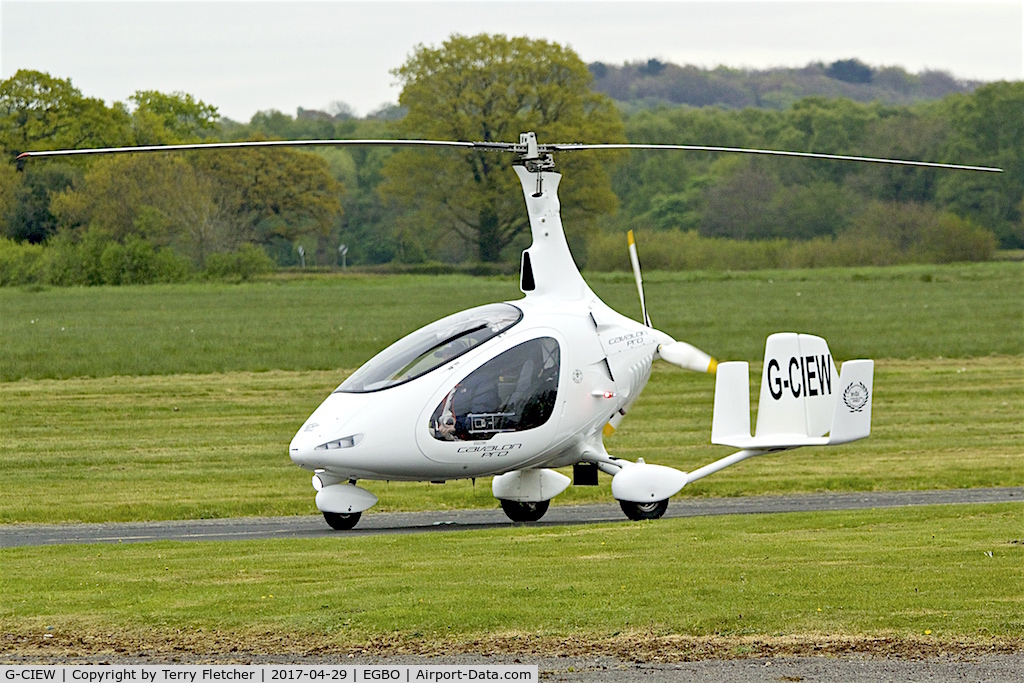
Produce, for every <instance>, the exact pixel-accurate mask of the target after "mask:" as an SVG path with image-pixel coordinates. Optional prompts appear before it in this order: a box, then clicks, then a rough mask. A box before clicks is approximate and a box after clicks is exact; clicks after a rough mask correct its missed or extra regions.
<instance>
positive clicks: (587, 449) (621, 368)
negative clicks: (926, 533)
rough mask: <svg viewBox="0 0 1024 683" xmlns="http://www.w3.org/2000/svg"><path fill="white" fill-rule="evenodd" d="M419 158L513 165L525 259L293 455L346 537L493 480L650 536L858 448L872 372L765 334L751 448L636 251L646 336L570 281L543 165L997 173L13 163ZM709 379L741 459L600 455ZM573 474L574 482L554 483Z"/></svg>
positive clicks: (736, 372)
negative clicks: (753, 482) (503, 284)
mask: <svg viewBox="0 0 1024 683" xmlns="http://www.w3.org/2000/svg"><path fill="white" fill-rule="evenodd" d="M343 145H386V146H429V147H461V148H470V149H483V150H488V151H497V152H508V153H512V154H513V155H515V157H516V158H515V161H514V162H513V168H514V170H515V172H516V174H517V175H518V176H519V179H520V182H521V184H522V189H523V195H524V198H525V200H526V209H527V213H528V216H529V220H530V229H531V233H532V239H533V241H532V244H531V245H530V247H529V248H527V249H526V250H525V251H524V252H523V254H522V260H521V264H520V279H519V286H520V289H521V290H522V292H523V295H524V296H523V297H522V298H521V299H517V300H515V301H509V302H504V303H494V304H489V305H485V306H479V307H476V308H471V309H468V310H465V311H462V312H459V313H455V314H453V315H450V316H448V317H445V318H442V319H441V320H438V321H436V322H433V323H431V324H429V325H427V326H426V327H423V328H421V329H419V330H416V331H415V332H413V333H411V334H409V335H407V336H406V337H403V338H402V339H400V340H398V341H396V342H395V343H393V344H391V345H390V346H388V347H387V348H386V349H384V350H383V351H381V352H380V353H378V354H377V355H376V356H374V357H373V358H371V359H370V360H369V361H367V362H366V363H365V364H364V365H363V366H362V367H360V368H359V369H358V370H356V371H355V372H354V373H352V375H350V376H349V377H348V378H347V379H346V380H345V381H344V382H342V383H341V385H340V386H339V387H338V388H337V389H336V390H335V391H334V392H333V393H331V394H330V396H328V397H327V398H326V399H325V400H324V401H323V403H322V404H321V405H320V406H319V407H318V408H317V409H316V410H315V411H314V412H313V414H312V415H310V416H309V418H308V419H307V420H306V421H305V423H304V424H303V425H302V427H300V428H299V430H298V433H296V435H295V437H294V438H293V439H292V441H291V444H290V445H289V455H290V456H291V459H292V461H293V462H294V463H295V464H297V465H299V466H300V467H302V468H304V469H307V470H310V471H312V472H313V488H314V489H315V490H316V499H315V500H316V506H317V508H318V509H319V510H320V511H321V512H322V513H323V516H324V519H325V520H326V521H327V523H328V524H329V525H330V526H331V527H332V528H334V529H339V530H342V529H351V528H353V527H354V526H355V525H356V523H357V522H358V521H359V518H360V516H361V514H362V512H363V511H364V510H367V509H368V508H370V507H372V506H373V505H374V504H375V503H376V502H377V500H378V499H377V497H376V496H375V495H374V494H373V493H371V492H370V491H367V490H366V489H364V488H361V487H359V486H358V485H357V482H358V481H359V480H361V479H368V480H393V481H431V482H444V481H448V480H453V479H470V478H474V479H475V478H478V477H488V476H490V477H493V479H492V484H491V487H492V492H493V494H494V497H495V498H497V499H498V500H499V501H500V504H501V507H502V509H503V510H504V511H505V514H506V515H507V516H508V517H509V518H510V519H511V520H513V521H516V522H530V521H537V520H539V519H540V518H541V517H542V516H543V515H544V513H545V512H546V511H547V509H548V505H549V503H550V501H551V499H552V498H554V497H555V496H557V495H559V494H560V493H562V492H563V491H565V489H566V488H567V487H568V486H569V485H570V484H571V483H574V484H575V485H584V486H587V485H597V484H598V471H601V472H604V473H606V474H608V475H611V489H612V495H613V496H614V497H615V498H616V499H617V500H618V501H619V504H620V505H621V507H622V510H623V512H624V513H625V515H626V516H627V517H628V518H630V519H633V520H640V519H657V518H659V517H661V516H662V515H663V514H664V513H665V510H666V509H667V507H668V500H669V498H671V497H672V496H673V495H675V494H676V493H678V492H679V491H680V490H681V489H682V488H683V487H684V486H685V485H686V484H688V483H690V482H693V481H695V480H697V479H700V478H702V477H705V476H707V475H709V474H712V473H714V472H717V471H718V470H720V469H722V468H724V467H728V466H729V465H733V464H735V463H738V462H740V461H742V460H745V459H746V458H750V457H752V456H757V455H762V454H766V453H774V452H778V451H784V450H788V449H793V448H799V447H801V446H827V445H835V444H842V443H848V442H851V441H854V440H857V439H862V438H864V437H866V436H868V435H869V434H870V431H871V405H872V398H873V387H872V379H873V374H874V362H873V361H871V360H848V361H846V362H845V363H843V364H842V367H841V369H839V370H838V371H837V369H836V365H835V362H834V361H833V359H832V355H831V353H830V351H829V348H828V345H827V343H826V342H825V340H824V339H822V338H820V337H816V336H812V335H806V334H796V333H780V334H773V335H771V336H770V337H768V340H767V342H766V344H765V355H764V365H763V368H762V373H761V390H760V396H759V400H758V410H757V422H756V425H755V427H754V432H753V434H751V420H750V396H749V379H748V373H749V369H748V364H747V363H746V362H727V363H716V361H715V360H714V359H712V358H711V357H710V356H709V355H708V354H706V353H704V352H703V351H701V350H699V349H697V348H695V347H693V346H691V345H690V344H688V343H686V342H683V341H676V340H675V339H673V338H672V337H671V336H669V335H668V334H666V333H665V332H662V331H660V330H657V329H655V328H654V327H653V326H652V324H651V320H650V318H649V317H648V315H647V311H646V305H645V303H644V292H643V284H642V280H641V276H640V265H639V261H638V258H637V251H636V246H635V244H634V242H633V238H632V233H631V234H630V235H629V256H630V260H631V262H632V267H633V273H634V276H635V279H636V285H637V290H638V293H639V296H640V310H641V316H642V321H641V322H637V321H635V320H633V319H631V318H628V317H626V316H624V315H621V314H620V313H617V312H616V311H614V310H612V309H611V308H610V307H609V306H607V305H606V304H605V303H604V302H603V301H601V300H600V299H599V298H598V297H597V296H596V295H595V294H594V293H593V291H591V289H590V287H588V286H587V283H586V282H585V281H584V279H583V277H582V275H581V274H580V272H579V269H578V268H577V267H576V264H575V262H574V261H573V259H572V256H571V255H570V253H569V247H568V244H567V242H566V239H565V234H564V232H563V230H562V222H561V217H560V214H559V202H558V196H557V192H558V183H559V180H560V178H561V176H560V175H559V174H558V173H556V172H555V171H554V159H553V155H554V154H555V153H561V152H572V151H580V150H597V149H664V150H691V151H713V152H734V153H736V152H738V153H746V154H760V155H774V156H793V157H804V158H821V159H837V160H846V161H863V162H876V163H887V164H900V165H911V166H926V167H938V168H957V169H966V170H975V171H999V170H1000V169H996V168H990V167H984V166H963V165H955V164H939V163H931V162H920V161H906V160H895V159H876V158H867V157H852V156H841V155H828V154H813V153H801V152H785V151H778V150H759V149H737V148H725V147H707V146H693V145H636V144H546V145H541V144H538V142H537V139H536V136H535V135H534V133H524V134H522V135H520V139H519V143H518V144H517V143H495V142H457V141H432V140H299V141H260V142H233V143H200V144H188V145H161V146H148V147H117V148H102V149H78V150H57V151H42V152H26V153H24V154H22V155H21V156H19V157H18V159H19V161H20V162H23V161H24V160H25V159H28V158H30V157H49V156H70V155H79V154H117V153H138V152H159V151H175V150H196V149H225V148H236V147H275V146H343ZM658 359H661V360H664V361H667V362H669V363H672V364H674V365H678V366H680V367H682V368H686V369H689V370H695V371H697V372H707V373H713V374H716V375H717V376H716V381H715V397H714V413H713V417H712V427H711V442H712V443H714V444H719V445H726V446H731V447H733V448H735V449H738V451H737V452H736V453H734V454H732V455H729V456H727V457H725V458H722V459H720V460H717V461H715V462H712V463H710V464H708V465H705V466H704V467H701V468H699V469H697V470H694V471H692V472H682V471H680V470H677V469H674V468H671V467H665V466H662V465H655V464H649V463H646V462H644V461H643V460H638V461H637V462H631V461H627V460H624V459H621V458H617V457H615V456H613V455H610V454H609V453H608V452H607V451H606V450H605V445H604V437H605V436H606V435H609V434H611V433H612V432H613V431H614V430H615V428H616V427H617V426H618V424H619V423H620V421H621V420H622V419H623V417H624V416H625V415H626V414H627V412H628V410H629V409H630V407H631V406H632V405H633V403H634V402H635V401H636V400H637V399H638V398H639V396H640V393H641V391H642V390H643V388H644V386H645V385H646V384H647V381H648V379H649V378H650V374H651V367H652V364H653V363H654V361H656V360H658ZM570 466H571V467H572V472H573V477H572V478H571V479H570V478H569V477H568V476H566V475H564V474H562V473H560V472H557V471H556V469H558V468H568V467H570Z"/></svg>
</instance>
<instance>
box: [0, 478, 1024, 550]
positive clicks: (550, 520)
mask: <svg viewBox="0 0 1024 683" xmlns="http://www.w3.org/2000/svg"><path fill="white" fill-rule="evenodd" d="M1006 502H1019V503H1024V487H1004V488H983V489H949V490H939V491H869V492H854V493H812V494H798V495H787V496H770V495H765V496H748V497H741V498H676V499H673V500H672V502H671V503H670V504H669V507H668V512H666V513H665V517H667V518H672V517H706V516H715V515H741V514H765V513H767V514H771V513H784V512H821V511H828V510H862V509H870V508H894V507H906V506H920V505H959V504H970V503H1006ZM600 522H624V523H625V522H626V518H625V516H624V515H623V514H622V511H621V510H620V509H619V506H618V505H617V504H614V503H611V504H594V505H552V506H551V509H550V510H548V513H547V514H546V515H545V516H544V519H542V520H541V521H539V522H533V523H531V524H530V525H529V526H540V527H543V526H564V525H578V524H594V523H600ZM509 526H513V523H512V522H510V521H509V520H508V518H507V517H505V514H504V513H503V512H502V511H501V510H500V509H498V508H497V507H495V508H493V509H484V510H445V511H431V512H380V513H374V512H369V513H366V514H364V515H363V518H362V519H361V520H360V521H359V525H358V526H357V527H356V528H355V529H353V530H351V531H334V530H332V529H331V528H329V527H328V526H327V524H326V523H325V522H324V520H323V518H322V517H321V516H320V515H306V516H301V517H239V518H229V519H200V520H172V521H161V522H123V523H101V524H7V525H0V548H12V547H18V546H39V545H59V544H66V543H143V542H152V541H233V540H253V539H272V538H327V537H337V538H344V537H348V536H374V535H382V534H416V533H437V532H451V531H467V530H473V529H493V528H501V527H509Z"/></svg>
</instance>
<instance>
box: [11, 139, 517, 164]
mask: <svg viewBox="0 0 1024 683" xmlns="http://www.w3.org/2000/svg"><path fill="white" fill-rule="evenodd" d="M500 145H501V143H476V142H458V141H455V140H259V141H239V142H197V143H190V144H183V145H143V146H138V147H96V148H91V149H56V150H47V151H40V152H22V153H21V154H19V155H18V157H17V158H18V160H22V159H28V158H29V157H59V156H75V155H82V154H131V153H136V152H177V151H188V150H197V149H239V148H246V147H344V146H379V147H482V148H484V149H501V146H500Z"/></svg>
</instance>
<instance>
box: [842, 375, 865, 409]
mask: <svg viewBox="0 0 1024 683" xmlns="http://www.w3.org/2000/svg"><path fill="white" fill-rule="evenodd" d="M868 395H869V394H868V388H867V387H866V386H864V383H863V382H852V383H850V385H849V386H847V387H846V389H844V390H843V403H845V404H846V407H847V408H849V409H850V412H851V413H859V412H860V411H862V410H864V406H866V405H867V404H868Z"/></svg>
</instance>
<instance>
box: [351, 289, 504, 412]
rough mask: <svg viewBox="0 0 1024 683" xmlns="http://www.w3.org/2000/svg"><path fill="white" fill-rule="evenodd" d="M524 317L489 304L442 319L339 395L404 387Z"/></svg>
mask: <svg viewBox="0 0 1024 683" xmlns="http://www.w3.org/2000/svg"><path fill="white" fill-rule="evenodd" d="M522 317H523V312H522V311H520V310H519V309H518V308H516V307H515V306H513V305H512V304H488V305H486V306H479V307H477V308H471V309H469V310H467V311H462V312H460V313H455V314H453V315H450V316H448V317H447V318H441V319H440V320H438V321H435V322H432V323H430V324H429V325H427V326H426V327H421V328H420V329H418V330H416V331H415V332H413V333H412V334H409V335H407V336H405V337H402V338H401V339H399V340H398V341H396V342H395V343H394V344H392V345H391V346H389V347H387V348H386V349H384V350H383V351H381V352H380V353H378V354H377V355H376V356H374V357H373V358H371V359H370V360H369V361H367V362H366V363H365V364H364V365H363V366H362V367H361V368H359V369H358V370H356V371H355V372H354V373H352V374H351V375H350V376H349V378H348V379H346V380H345V381H344V382H342V384H341V386H339V387H338V388H337V390H336V391H340V392H344V393H353V394H361V393H366V392H370V391H380V390H382V389H389V388H391V387H394V386H397V385H399V384H404V383H405V382H408V381H410V380H413V379H416V378H417V377H420V376H422V375H425V374H426V373H428V372H430V371H431V370H433V369H434V368H436V367H439V366H441V365H443V364H445V363H447V362H448V361H450V360H452V359H454V358H458V357H459V356H461V355H462V354H464V353H466V352H467V351H469V350H470V349H472V348H473V347H475V346H477V345H478V344H482V343H484V342H485V341H487V340H488V339H491V338H492V337H495V336H497V335H499V334H501V333H502V332H504V331H505V330H507V329H508V328H510V327H512V326H513V325H515V324H516V323H517V322H519V321H520V320H521V319H522Z"/></svg>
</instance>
